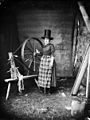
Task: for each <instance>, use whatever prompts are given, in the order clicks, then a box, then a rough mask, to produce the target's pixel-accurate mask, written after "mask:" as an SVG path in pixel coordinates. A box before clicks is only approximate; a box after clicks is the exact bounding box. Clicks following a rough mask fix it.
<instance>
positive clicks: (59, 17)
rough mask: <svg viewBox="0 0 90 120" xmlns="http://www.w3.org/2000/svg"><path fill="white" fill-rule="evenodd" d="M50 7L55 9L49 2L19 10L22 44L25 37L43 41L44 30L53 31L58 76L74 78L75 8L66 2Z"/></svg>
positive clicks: (18, 18)
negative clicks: (73, 38)
mask: <svg viewBox="0 0 90 120" xmlns="http://www.w3.org/2000/svg"><path fill="white" fill-rule="evenodd" d="M58 4H59V5H58ZM47 5H48V6H47ZM50 5H51V6H52V5H53V6H54V7H51V6H49V3H48V2H47V3H42V2H41V4H38V5H37V6H36V7H32V9H31V8H30V7H28V9H27V8H25V7H24V8H23V9H20V10H19V12H18V14H17V21H18V33H19V40H20V42H21V43H22V42H23V41H24V40H25V37H37V38H39V39H40V40H41V41H42V39H41V36H43V35H44V29H51V31H52V37H54V40H53V41H52V43H53V44H54V46H55V59H56V63H57V64H56V65H57V66H56V68H57V69H56V70H57V76H61V77H62V76H64V77H65V76H72V26H73V8H72V6H71V4H67V3H66V4H65V2H64V3H62V2H61V3H60V2H59V3H57V4H50ZM28 6H29V5H28ZM42 6H43V7H42Z"/></svg>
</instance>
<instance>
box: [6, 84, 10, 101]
mask: <svg viewBox="0 0 90 120" xmlns="http://www.w3.org/2000/svg"><path fill="white" fill-rule="evenodd" d="M10 87H11V83H10V82H9V83H8V88H7V94H6V100H7V99H8V96H9V92H10Z"/></svg>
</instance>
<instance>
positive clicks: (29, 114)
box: [0, 82, 75, 120]
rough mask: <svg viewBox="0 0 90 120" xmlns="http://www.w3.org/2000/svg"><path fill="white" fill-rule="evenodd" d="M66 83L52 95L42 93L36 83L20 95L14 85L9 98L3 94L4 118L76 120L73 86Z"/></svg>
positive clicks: (11, 119)
mask: <svg viewBox="0 0 90 120" xmlns="http://www.w3.org/2000/svg"><path fill="white" fill-rule="evenodd" d="M65 83H66V82H64V83H63V82H62V83H61V85H60V86H58V87H57V89H56V90H54V91H53V92H52V93H51V94H50V95H48V94H43V93H41V92H40V91H39V89H38V87H37V86H36V85H33V87H30V88H29V89H28V90H26V91H25V92H23V94H22V95H19V94H18V92H16V87H15V85H14V86H12V88H11V91H10V95H9V98H8V100H5V96H2V103H1V105H2V111H3V113H4V119H2V120H6V118H7V119H9V120H75V119H74V118H72V117H71V114H70V105H71V96H70V93H71V89H72V86H70V85H68V84H65ZM2 116H3V115H2ZM2 118H3V117H2ZM0 120H1V119H0Z"/></svg>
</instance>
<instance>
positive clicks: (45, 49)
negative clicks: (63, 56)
mask: <svg viewBox="0 0 90 120" xmlns="http://www.w3.org/2000/svg"><path fill="white" fill-rule="evenodd" d="M52 53H54V46H53V44H48V45H46V46H43V55H51V54H52Z"/></svg>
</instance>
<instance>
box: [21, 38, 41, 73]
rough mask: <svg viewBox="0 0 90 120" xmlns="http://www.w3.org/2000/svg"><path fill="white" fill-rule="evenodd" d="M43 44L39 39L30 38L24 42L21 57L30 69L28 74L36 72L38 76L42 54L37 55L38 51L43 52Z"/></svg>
mask: <svg viewBox="0 0 90 120" xmlns="http://www.w3.org/2000/svg"><path fill="white" fill-rule="evenodd" d="M42 46H43V44H42V42H41V41H40V40H39V39H38V38H28V39H26V40H25V41H24V42H23V45H22V48H21V57H22V60H23V62H24V63H25V64H26V66H27V67H28V68H29V70H28V73H27V74H30V72H31V71H32V72H35V74H38V71H39V64H40V58H41V55H40V54H35V52H36V49H38V50H39V51H42Z"/></svg>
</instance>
